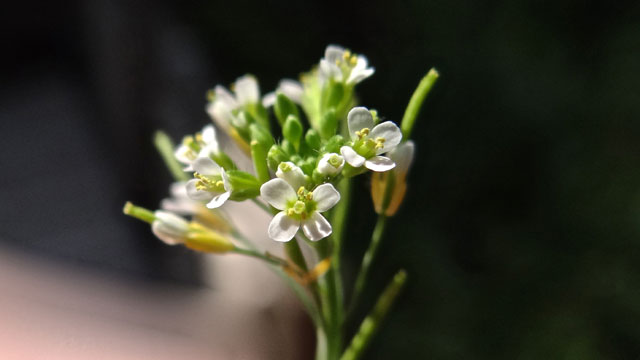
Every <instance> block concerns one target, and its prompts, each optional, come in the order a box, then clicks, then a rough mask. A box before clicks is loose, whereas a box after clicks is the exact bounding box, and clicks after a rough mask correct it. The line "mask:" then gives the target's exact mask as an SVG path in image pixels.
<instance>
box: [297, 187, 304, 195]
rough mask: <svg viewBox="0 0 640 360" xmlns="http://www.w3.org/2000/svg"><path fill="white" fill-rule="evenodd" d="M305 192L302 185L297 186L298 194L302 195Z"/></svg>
mask: <svg viewBox="0 0 640 360" xmlns="http://www.w3.org/2000/svg"><path fill="white" fill-rule="evenodd" d="M305 192H306V189H305V188H304V186H300V187H299V188H298V196H303V195H304V193H305Z"/></svg>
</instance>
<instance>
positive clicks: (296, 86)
mask: <svg viewBox="0 0 640 360" xmlns="http://www.w3.org/2000/svg"><path fill="white" fill-rule="evenodd" d="M278 91H280V92H282V93H283V94H285V95H286V96H287V97H288V98H289V99H291V101H293V102H295V103H297V104H300V103H302V93H303V92H304V90H303V88H302V84H300V83H299V82H297V81H295V80H291V79H283V80H281V81H280V84H278Z"/></svg>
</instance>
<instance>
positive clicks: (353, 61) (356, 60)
mask: <svg viewBox="0 0 640 360" xmlns="http://www.w3.org/2000/svg"><path fill="white" fill-rule="evenodd" d="M357 63H358V57H357V56H355V55H353V56H352V57H351V58H350V59H349V64H351V66H356V64H357Z"/></svg>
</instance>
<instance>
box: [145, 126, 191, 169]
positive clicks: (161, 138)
mask: <svg viewBox="0 0 640 360" xmlns="http://www.w3.org/2000/svg"><path fill="white" fill-rule="evenodd" d="M153 143H154V144H155V146H156V149H157V150H158V152H159V153H160V156H161V157H162V160H164V164H165V165H166V166H167V168H168V169H169V171H170V172H171V175H173V178H174V179H175V180H176V181H187V180H189V176H188V175H187V174H186V173H185V172H184V171H183V170H182V166H181V165H180V163H179V162H178V160H176V158H175V156H174V155H173V152H174V145H173V142H172V141H171V138H170V137H169V135H167V134H166V133H165V132H164V131H161V130H158V131H156V134H155V135H154V137H153Z"/></svg>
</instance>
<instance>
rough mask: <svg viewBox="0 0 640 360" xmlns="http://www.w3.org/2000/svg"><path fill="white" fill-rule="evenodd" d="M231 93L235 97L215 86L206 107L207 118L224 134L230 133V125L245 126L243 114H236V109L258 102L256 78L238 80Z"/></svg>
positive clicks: (258, 88)
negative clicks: (221, 129)
mask: <svg viewBox="0 0 640 360" xmlns="http://www.w3.org/2000/svg"><path fill="white" fill-rule="evenodd" d="M233 92H234V93H235V95H234V94H232V93H231V92H229V90H227V89H225V88H224V87H223V86H220V85H217V86H216V87H215V88H214V89H213V96H212V97H213V98H212V100H211V102H209V104H208V105H207V113H208V114H209V116H210V117H211V118H212V119H213V121H215V123H216V124H217V125H218V126H220V127H221V128H223V129H224V130H225V131H226V132H229V131H230V128H231V125H234V126H237V127H244V126H246V123H247V120H246V119H245V118H244V114H243V113H242V112H240V113H238V111H237V109H239V108H241V107H242V106H245V105H250V104H255V103H258V102H259V101H260V87H259V86H258V82H257V81H256V78H255V77H253V76H251V75H245V76H243V77H240V78H238V80H236V82H235V83H234V84H233Z"/></svg>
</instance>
